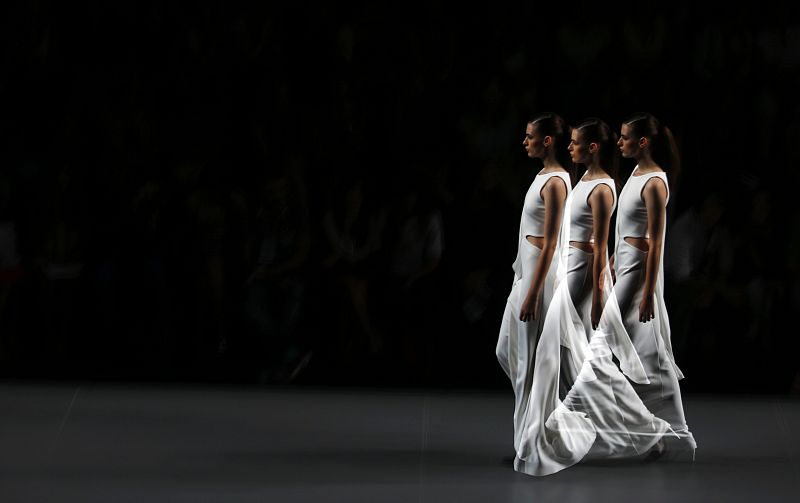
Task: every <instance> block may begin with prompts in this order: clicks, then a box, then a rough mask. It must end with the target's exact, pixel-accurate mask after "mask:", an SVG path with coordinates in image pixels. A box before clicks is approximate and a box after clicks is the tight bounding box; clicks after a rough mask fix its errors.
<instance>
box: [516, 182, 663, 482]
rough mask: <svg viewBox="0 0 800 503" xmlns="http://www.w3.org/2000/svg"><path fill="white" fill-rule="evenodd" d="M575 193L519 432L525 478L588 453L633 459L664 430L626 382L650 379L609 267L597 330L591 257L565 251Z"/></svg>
mask: <svg viewBox="0 0 800 503" xmlns="http://www.w3.org/2000/svg"><path fill="white" fill-rule="evenodd" d="M612 190H613V188H612ZM578 192H579V191H578V187H577V186H576V188H575V189H574V190H573V191H572V192H571V193H570V195H569V196H568V197H567V202H566V208H565V212H564V215H565V218H564V220H563V221H562V227H561V232H560V240H559V252H558V259H559V262H558V268H557V273H556V279H555V285H554V287H555V291H554V293H553V298H552V300H551V302H550V306H549V309H548V310H547V314H546V316H545V319H544V325H543V327H542V334H541V337H540V338H539V343H538V345H537V347H536V354H535V364H534V371H533V380H532V383H531V388H530V398H529V399H528V400H527V402H526V406H527V408H526V411H525V414H524V417H523V418H522V419H523V421H524V432H523V435H522V437H521V438H520V442H519V447H518V449H517V456H516V459H515V460H514V468H515V470H517V471H520V472H523V473H527V474H530V475H548V474H552V473H555V472H558V471H560V470H562V469H564V468H567V467H569V466H571V465H573V464H575V463H577V462H579V461H581V460H582V459H584V458H585V457H587V455H588V457H590V458H619V457H629V456H637V455H640V454H642V453H645V452H647V450H649V449H650V448H651V447H652V446H653V445H654V444H655V443H656V442H657V441H658V440H659V439H660V438H661V437H662V436H663V435H664V433H665V432H666V431H668V430H669V425H668V424H667V423H666V422H665V421H663V420H661V419H659V418H657V417H655V416H654V415H653V414H652V413H651V412H650V411H648V410H647V409H646V408H645V407H644V405H643V404H642V401H641V400H640V399H639V397H638V396H637V395H636V393H635V391H634V390H633V388H632V386H631V384H630V382H628V380H627V379H626V378H625V375H627V376H628V377H630V378H631V380H633V381H635V382H641V383H647V382H648V380H647V374H646V373H645V370H644V367H643V365H642V363H641V362H640V361H639V358H638V355H637V352H636V349H635V347H634V346H633V344H632V343H631V341H630V339H629V338H628V337H627V335H626V333H625V331H624V324H623V321H622V316H621V312H620V309H619V306H618V305H617V303H616V298H615V295H614V292H613V290H612V286H611V275H610V271H609V269H608V267H606V268H605V269H604V270H603V272H602V274H603V277H604V280H603V297H604V298H605V306H606V307H605V309H604V310H603V313H602V315H601V319H600V324H599V327H598V329H597V330H596V331H594V330H592V329H591V326H590V322H589V315H590V312H591V292H592V290H591V288H592V282H591V273H589V272H588V271H591V268H592V255H591V254H588V253H585V252H582V251H580V250H577V249H576V248H573V247H570V246H569V235H570V234H569V228H570V215H571V205H572V204H582V203H585V201H578V202H577V203H576V201H575V197H576V194H577V193H578ZM612 354H613V355H616V356H617V358H618V359H619V361H620V368H618V367H617V366H616V365H615V363H614V362H613V360H612ZM623 372H624V374H625V375H623Z"/></svg>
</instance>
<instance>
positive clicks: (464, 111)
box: [0, 0, 800, 393]
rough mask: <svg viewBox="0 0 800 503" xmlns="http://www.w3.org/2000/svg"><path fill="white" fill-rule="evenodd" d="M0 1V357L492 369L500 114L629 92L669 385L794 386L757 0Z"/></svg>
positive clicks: (503, 173)
mask: <svg viewBox="0 0 800 503" xmlns="http://www.w3.org/2000/svg"><path fill="white" fill-rule="evenodd" d="M0 9H2V15H1V17H0V23H2V26H1V27H0V37H1V39H0V40H1V41H2V42H1V43H2V48H1V49H0V51H1V55H0V57H1V58H2V60H1V61H2V68H3V70H2V73H1V74H0V375H2V376H4V377H5V378H43V379H76V378H77V379H115V380H118V379H123V380H150V381H153V380H154V381H203V382H208V381H211V382H227V383H245V384H254V383H259V384H264V385H271V384H286V383H293V384H296V385H315V386H318V385H355V386H386V387H413V386H426V387H445V388H446V387H470V388H474V387H483V388H501V387H505V386H507V381H506V378H505V376H504V375H503V373H502V371H501V370H500V367H499V365H498V364H497V362H496V360H495V356H494V347H495V343H496V338H497V334H498V330H499V327H500V318H501V316H502V312H503V307H504V304H505V299H506V296H507V295H508V292H509V289H510V286H511V280H512V274H513V273H512V270H511V263H512V262H513V259H514V256H515V253H516V249H515V247H516V242H517V228H518V223H519V212H520V210H521V204H522V199H523V196H524V194H525V191H526V190H527V187H528V185H529V183H530V182H531V180H532V177H533V175H534V174H535V173H536V171H538V169H539V168H540V166H539V165H537V164H536V162H534V161H531V160H529V159H527V158H526V157H525V155H524V151H523V150H522V147H521V141H522V137H523V134H524V131H525V124H526V121H527V120H528V119H529V118H531V117H532V116H533V115H535V114H537V113H540V112H543V111H555V112H558V113H560V114H561V115H563V116H564V117H565V118H566V119H567V120H568V121H570V122H572V123H575V122H577V121H578V120H580V119H581V118H584V117H586V116H599V117H602V118H603V119H605V120H606V121H607V122H608V123H609V124H611V125H612V127H613V128H614V129H616V130H618V128H619V124H620V121H621V120H622V119H623V118H624V117H625V116H627V115H629V114H630V113H632V112H634V111H639V110H645V111H649V112H652V113H653V114H655V115H656V116H658V117H659V118H661V120H662V121H663V122H664V123H666V124H667V125H669V126H670V127H671V128H672V130H673V132H674V133H675V136H676V138H677V140H678V143H679V146H680V149H681V153H682V160H683V173H682V176H681V177H680V178H679V179H673V182H674V183H675V187H674V188H673V191H672V195H671V201H670V207H669V222H668V231H667V242H668V243H667V254H666V274H665V277H666V281H667V286H666V288H667V290H666V296H667V305H668V308H669V309H670V315H671V322H672V329H673V344H674V348H675V354H676V358H677V361H678V363H679V365H680V366H681V367H682V369H683V371H684V373H685V374H686V375H687V379H686V380H685V381H683V383H682V387H683V389H684V390H686V391H689V392H692V391H695V392H731V393H740V392H744V393H788V392H795V393H796V392H800V381H799V380H798V370H800V366H799V365H798V363H797V358H796V355H797V351H798V349H800V348H798V342H797V329H796V328H791V327H793V326H795V324H796V321H795V317H796V314H795V313H796V312H798V308H800V267H799V266H800V225H799V224H798V219H797V215H798V212H797V209H796V194H797V190H796V188H797V187H798V182H800V173H799V172H798V168H797V165H796V163H795V156H792V155H790V154H791V153H792V152H791V151H790V149H792V150H793V149H794V148H796V146H797V145H798V143H800V120H799V118H800V114H798V111H800V101H798V100H797V98H796V93H797V89H798V86H799V85H800V72H799V71H798V70H799V69H800V23H798V22H797V21H796V19H797V17H796V16H794V15H793V14H794V13H793V12H789V11H787V10H786V9H785V8H783V7H769V6H763V5H759V6H758V9H755V8H751V9H747V10H745V9H744V8H742V9H741V10H737V8H734V7H730V6H729V7H726V8H725V9H716V8H714V9H711V8H708V9H707V10H705V11H704V10H702V9H700V10H698V8H697V7H696V6H691V5H690V4H667V3H664V4H660V5H659V6H658V7H655V8H653V7H651V8H649V9H650V10H648V11H647V12H644V11H642V10H641V9H642V7H641V6H637V5H634V4H633V3H630V5H627V4H614V5H604V6H595V7H586V6H582V5H579V4H569V5H562V6H554V5H552V4H550V3H537V2H527V3H519V4H517V5H516V6H513V7H509V8H504V7H498V6H495V5H492V6H490V4H485V5H478V6H476V7H466V4H462V5H457V6H452V5H448V4H445V3H443V2H428V3H426V4H425V5H422V6H411V5H409V4H407V3H403V4H402V5H401V4H398V3H393V4H388V5H386V6H376V5H373V4H372V3H364V4H363V5H357V4H349V5H347V6H343V5H342V4H339V5H333V4H331V5H327V6H326V5H319V4H317V3H312V2H294V3H292V4H291V6H285V5H281V6H268V5H263V6H248V7H247V8H239V7H233V6H231V5H230V3H229V2H221V1H219V2H211V1H203V2H186V3H172V2H140V1H136V2H134V1H127V0H125V1H116V2H110V3H109V4H108V5H98V4H91V5H85V6H78V7H76V6H75V5H73V4H69V5H62V4H61V3H60V2H42V1H39V2H30V3H25V4H24V5H13V4H12V5H9V4H6V5H3V7H0ZM631 169H632V166H631V165H628V164H623V170H622V175H623V179H624V178H625V177H627V175H628V174H629V173H630V170H631Z"/></svg>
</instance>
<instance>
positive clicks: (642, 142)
mask: <svg viewBox="0 0 800 503" xmlns="http://www.w3.org/2000/svg"><path fill="white" fill-rule="evenodd" d="M649 144H650V140H649V139H647V137H646V136H642V137H641V138H639V148H645V147H647V146H648V145H649Z"/></svg>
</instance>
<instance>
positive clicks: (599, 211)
mask: <svg viewBox="0 0 800 503" xmlns="http://www.w3.org/2000/svg"><path fill="white" fill-rule="evenodd" d="M589 207H591V208H592V235H593V236H594V258H593V259H592V328H593V329H597V325H598V324H599V323H600V315H601V314H603V290H602V285H601V284H600V275H601V274H602V273H603V268H604V267H605V266H606V256H607V254H608V229H609V226H610V225H611V210H612V208H613V207H614V194H613V193H612V192H611V187H609V186H608V185H606V184H604V183H601V184H599V185H597V187H595V188H594V190H592V193H591V194H589Z"/></svg>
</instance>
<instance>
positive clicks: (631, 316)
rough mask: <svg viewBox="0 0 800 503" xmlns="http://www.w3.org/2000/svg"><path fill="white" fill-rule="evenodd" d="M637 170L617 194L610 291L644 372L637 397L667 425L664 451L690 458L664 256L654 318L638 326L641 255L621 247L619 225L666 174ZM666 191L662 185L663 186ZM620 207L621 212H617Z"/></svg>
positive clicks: (621, 226)
mask: <svg viewBox="0 0 800 503" xmlns="http://www.w3.org/2000/svg"><path fill="white" fill-rule="evenodd" d="M637 172H638V167H637V169H635V170H634V172H633V175H632V176H631V177H630V178H629V180H628V183H627V184H626V185H625V187H624V188H623V190H622V193H621V194H620V211H619V212H618V215H617V232H616V242H615V245H614V250H615V259H614V261H615V269H616V276H617V282H616V284H615V285H614V294H615V296H616V298H617V299H618V302H619V306H620V310H621V312H622V316H623V321H624V325H625V331H626V333H627V334H628V336H629V337H630V339H631V341H632V342H633V344H634V346H635V347H636V351H637V353H638V355H639V358H640V361H641V362H642V364H643V365H644V368H645V371H646V372H647V377H648V381H649V382H647V383H642V382H637V383H635V384H634V389H635V390H636V392H637V394H638V395H639V397H640V398H641V399H642V401H643V403H644V405H645V406H646V407H647V408H648V409H649V410H650V411H652V412H653V413H654V414H656V415H657V416H658V417H660V418H662V419H664V420H666V421H668V422H669V424H670V426H671V429H672V430H673V432H674V433H675V434H676V436H677V438H673V437H670V444H668V451H672V453H673V454H676V455H679V453H678V451H679V450H683V451H690V452H691V453H692V456H693V452H694V449H695V448H696V447H697V443H696V442H695V440H694V437H693V435H692V434H691V432H690V431H689V428H688V426H687V424H686V418H685V415H684V411H683V402H682V399H681V392H680V385H679V383H678V380H679V379H683V377H684V376H683V372H681V370H680V369H679V368H678V365H677V364H676V363H675V357H674V355H673V352H672V343H671V338H670V332H671V331H670V326H669V316H668V314H667V308H666V305H665V303H664V279H663V278H664V254H663V252H662V253H661V257H660V258H659V265H658V273H657V279H656V287H655V291H654V297H655V299H654V314H655V317H654V319H653V320H652V321H649V322H646V323H642V322H640V321H639V305H640V303H641V301H642V298H643V296H644V291H643V287H644V274H645V270H646V258H647V252H645V251H642V250H639V249H638V248H636V247H634V246H633V245H631V244H630V243H628V242H627V241H625V239H624V238H625V237H643V236H626V235H624V234H626V233H627V232H629V231H628V229H629V228H632V227H633V226H632V225H631V224H630V223H629V222H626V221H624V219H626V218H630V217H629V215H635V214H637V213H635V212H634V210H637V211H638V212H639V213H638V214H641V213H642V209H643V208H644V201H643V200H642V199H641V191H642V189H643V187H644V185H645V184H646V183H647V181H649V180H650V179H652V178H653V177H658V178H660V179H661V180H663V182H664V184H665V185H667V179H666V174H665V173H663V172H659V173H650V174H646V175H638V176H634V175H636V173H637ZM667 187H668V185H667ZM623 205H624V206H625V208H624V209H625V211H621V210H622V209H623ZM664 227H665V228H664V229H662V235H661V238H662V241H661V242H662V243H665V239H666V225H665V226H664Z"/></svg>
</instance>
